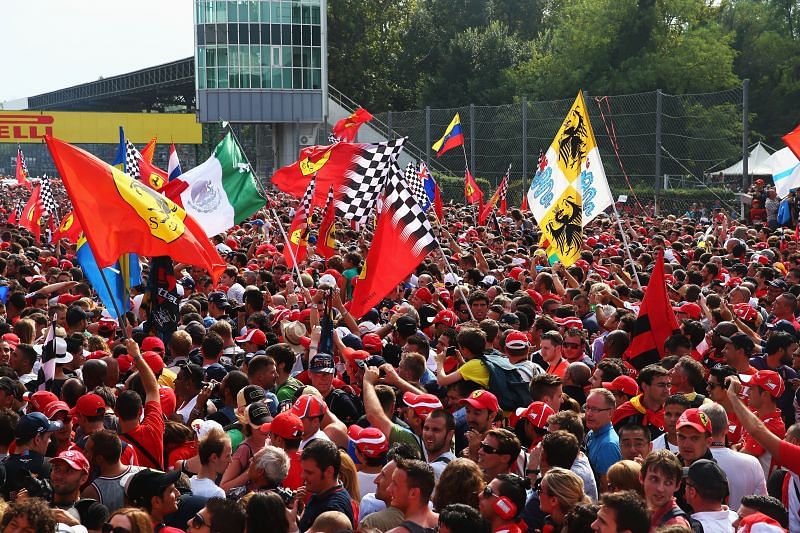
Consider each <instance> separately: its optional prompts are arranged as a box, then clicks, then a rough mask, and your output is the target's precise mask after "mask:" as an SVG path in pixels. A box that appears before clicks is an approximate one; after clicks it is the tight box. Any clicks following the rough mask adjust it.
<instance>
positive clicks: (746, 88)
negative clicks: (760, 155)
mask: <svg viewBox="0 0 800 533" xmlns="http://www.w3.org/2000/svg"><path fill="white" fill-rule="evenodd" d="M749 99H750V80H749V79H748V78H745V79H744V80H742V192H746V191H747V189H748V187H750V176H748V171H749V170H750V169H749V168H747V167H748V165H747V163H748V161H747V160H748V158H749V157H750V154H749V153H748V148H749V147H750V125H749V124H748V122H749V121H748V120H747V116H748V115H749V114H750V106H749V103H748V100H749Z"/></svg>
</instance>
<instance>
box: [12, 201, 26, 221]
mask: <svg viewBox="0 0 800 533" xmlns="http://www.w3.org/2000/svg"><path fill="white" fill-rule="evenodd" d="M23 207H25V202H23V201H22V198H20V199H18V200H17V207H16V208H15V209H14V213H16V216H15V217H14V221H15V222H16V223H17V224H19V221H20V220H21V219H22V208H23Z"/></svg>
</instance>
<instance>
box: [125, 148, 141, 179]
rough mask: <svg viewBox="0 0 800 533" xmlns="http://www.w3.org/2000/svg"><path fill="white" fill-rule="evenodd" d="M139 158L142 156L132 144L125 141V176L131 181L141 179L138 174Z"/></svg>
mask: <svg viewBox="0 0 800 533" xmlns="http://www.w3.org/2000/svg"><path fill="white" fill-rule="evenodd" d="M141 158H142V154H141V153H140V152H139V150H137V149H136V147H135V146H134V145H133V143H132V142H130V141H129V140H127V139H125V174H127V175H128V176H130V177H132V178H133V179H137V180H138V179H141V174H140V172H139V159H141Z"/></svg>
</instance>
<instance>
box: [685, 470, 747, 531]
mask: <svg viewBox="0 0 800 533" xmlns="http://www.w3.org/2000/svg"><path fill="white" fill-rule="evenodd" d="M684 484H685V486H686V502H687V503H688V504H689V505H691V506H692V509H693V510H694V513H692V518H693V519H694V520H697V521H698V522H700V523H701V524H702V525H703V531H704V532H706V533H733V523H734V522H736V521H737V520H739V515H738V514H736V512H735V511H732V510H730V509H728V508H727V507H725V506H723V505H722V502H724V501H725V497H726V496H727V495H728V479H727V477H726V476H725V472H723V470H722V468H720V467H719V465H718V464H717V463H715V462H714V461H710V460H708V459H698V460H697V461H695V462H694V463H692V466H690V467H689V474H688V476H687V477H686V480H685V481H684Z"/></svg>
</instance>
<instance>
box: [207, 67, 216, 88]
mask: <svg viewBox="0 0 800 533" xmlns="http://www.w3.org/2000/svg"><path fill="white" fill-rule="evenodd" d="M206 78H207V80H206V81H207V82H208V83H207V84H206V86H207V87H208V88H209V89H216V88H217V69H214V68H208V69H206Z"/></svg>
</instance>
